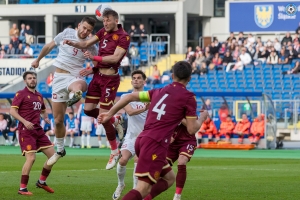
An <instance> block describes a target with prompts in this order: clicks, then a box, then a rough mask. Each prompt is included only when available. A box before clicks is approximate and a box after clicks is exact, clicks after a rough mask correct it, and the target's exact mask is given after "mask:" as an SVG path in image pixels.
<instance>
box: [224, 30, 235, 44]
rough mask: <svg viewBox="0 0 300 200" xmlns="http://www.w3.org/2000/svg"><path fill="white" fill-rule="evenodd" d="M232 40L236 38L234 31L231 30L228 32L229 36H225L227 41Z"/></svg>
mask: <svg viewBox="0 0 300 200" xmlns="http://www.w3.org/2000/svg"><path fill="white" fill-rule="evenodd" d="M232 40H236V38H235V37H234V33H233V32H231V33H230V36H229V37H228V38H227V40H226V41H227V42H232Z"/></svg>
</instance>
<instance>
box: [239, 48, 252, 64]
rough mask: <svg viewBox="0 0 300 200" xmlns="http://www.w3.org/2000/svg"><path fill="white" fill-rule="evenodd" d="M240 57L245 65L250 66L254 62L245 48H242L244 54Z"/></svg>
mask: <svg viewBox="0 0 300 200" xmlns="http://www.w3.org/2000/svg"><path fill="white" fill-rule="evenodd" d="M239 57H240V58H241V61H242V63H243V65H248V64H250V63H251V61H252V58H251V56H250V55H249V53H247V50H246V48H245V47H243V48H242V53H241V55H240V56H239Z"/></svg>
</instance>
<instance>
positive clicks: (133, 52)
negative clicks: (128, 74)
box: [129, 45, 139, 58]
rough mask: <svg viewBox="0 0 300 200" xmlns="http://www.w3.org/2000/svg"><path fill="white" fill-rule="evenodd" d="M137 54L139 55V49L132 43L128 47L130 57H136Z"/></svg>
mask: <svg viewBox="0 0 300 200" xmlns="http://www.w3.org/2000/svg"><path fill="white" fill-rule="evenodd" d="M138 55H139V51H138V50H137V48H136V47H135V46H134V45H131V47H130V49H129V56H130V58H132V57H137V56H138Z"/></svg>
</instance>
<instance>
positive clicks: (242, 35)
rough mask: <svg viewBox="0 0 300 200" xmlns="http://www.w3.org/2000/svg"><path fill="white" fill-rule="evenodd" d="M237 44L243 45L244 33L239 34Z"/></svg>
mask: <svg viewBox="0 0 300 200" xmlns="http://www.w3.org/2000/svg"><path fill="white" fill-rule="evenodd" d="M237 40H238V44H239V45H241V44H243V43H244V40H245V37H244V33H243V32H239V35H238V39H237Z"/></svg>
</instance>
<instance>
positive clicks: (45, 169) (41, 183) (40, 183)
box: [36, 147, 55, 193]
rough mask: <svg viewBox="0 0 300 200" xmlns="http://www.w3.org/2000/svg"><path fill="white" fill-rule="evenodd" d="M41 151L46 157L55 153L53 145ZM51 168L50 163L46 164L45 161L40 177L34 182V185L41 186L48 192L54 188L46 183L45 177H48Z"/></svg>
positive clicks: (52, 191)
mask: <svg viewBox="0 0 300 200" xmlns="http://www.w3.org/2000/svg"><path fill="white" fill-rule="evenodd" d="M42 152H43V153H44V154H45V155H46V156H47V158H48V159H49V158H51V156H53V155H54V154H55V150H54V148H53V147H51V148H47V149H43V150H42ZM51 169H52V165H51V166H49V165H47V162H45V164H44V167H43V170H42V173H41V176H40V179H39V180H38V181H37V182H36V187H37V188H42V189H44V190H45V191H47V192H49V193H54V190H53V189H52V188H50V187H49V186H48V185H47V184H46V179H47V178H48V176H49V174H50V172H51Z"/></svg>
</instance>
